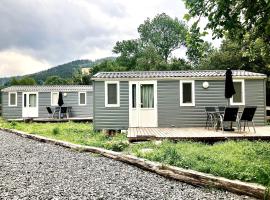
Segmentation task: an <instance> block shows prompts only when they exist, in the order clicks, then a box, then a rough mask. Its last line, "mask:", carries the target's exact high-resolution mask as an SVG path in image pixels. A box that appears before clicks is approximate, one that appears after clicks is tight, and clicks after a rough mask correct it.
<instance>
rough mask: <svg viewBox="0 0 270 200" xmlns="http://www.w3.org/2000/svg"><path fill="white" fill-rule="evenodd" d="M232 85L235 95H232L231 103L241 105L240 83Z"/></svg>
mask: <svg viewBox="0 0 270 200" xmlns="http://www.w3.org/2000/svg"><path fill="white" fill-rule="evenodd" d="M233 85H234V89H235V94H234V95H233V102H234V103H241V102H242V82H234V83H233Z"/></svg>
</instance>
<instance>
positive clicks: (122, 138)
mask: <svg viewBox="0 0 270 200" xmlns="http://www.w3.org/2000/svg"><path fill="white" fill-rule="evenodd" d="M0 127H3V128H10V129H17V130H21V131H25V132H28V133H30V134H36V135H41V136H45V137H48V138H53V139H57V140H63V141H67V142H72V143H75V144H82V145H87V146H95V147H102V148H106V149H109V150H113V151H122V150H124V149H125V148H126V147H127V146H128V140H127V137H126V135H125V134H120V133H118V134H116V135H115V136H114V137H112V136H107V135H106V134H104V133H101V132H95V131H93V126H92V123H75V122H63V123H36V122H32V123H25V122H14V121H13V122H7V121H5V120H3V119H0Z"/></svg>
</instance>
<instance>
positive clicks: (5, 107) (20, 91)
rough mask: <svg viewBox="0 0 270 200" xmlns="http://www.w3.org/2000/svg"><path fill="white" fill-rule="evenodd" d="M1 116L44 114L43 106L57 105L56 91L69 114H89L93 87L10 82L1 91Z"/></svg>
mask: <svg viewBox="0 0 270 200" xmlns="http://www.w3.org/2000/svg"><path fill="white" fill-rule="evenodd" d="M1 92H2V116H3V117H4V118H5V119H8V120H12V119H23V118H48V111H47V108H46V107H51V108H52V109H53V108H54V107H57V106H58V104H57V103H58V96H59V92H62V94H63V100H64V105H63V106H69V107H72V108H71V113H70V117H71V118H85V119H87V118H88V119H91V118H92V117H93V88H92V86H90V85H55V86H11V87H7V88H5V89H3V90H2V91H1Z"/></svg>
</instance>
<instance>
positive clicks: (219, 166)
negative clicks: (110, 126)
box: [0, 118, 270, 187]
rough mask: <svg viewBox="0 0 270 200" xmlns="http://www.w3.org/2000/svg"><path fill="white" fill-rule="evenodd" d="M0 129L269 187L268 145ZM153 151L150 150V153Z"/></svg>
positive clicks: (86, 128)
mask: <svg viewBox="0 0 270 200" xmlns="http://www.w3.org/2000/svg"><path fill="white" fill-rule="evenodd" d="M0 127H3V128H11V129H17V130H22V131H25V132H28V133H31V134H37V135H41V136H45V137H48V138H54V139H58V140H63V141H68V142H71V143H75V144H82V145H87V146H95V147H102V148H106V149H109V150H114V151H123V152H125V153H129V154H133V155H136V156H138V157H142V158H146V159H149V160H152V161H157V162H161V163H163V164H169V165H174V166H178V167H182V168H186V169H193V170H197V171H201V172H205V173H210V174H213V175H217V176H223V177H226V178H229V179H238V180H242V181H247V182H255V183H259V184H262V185H265V186H267V187H269V185H270V143H269V142H262V141H254V142H252V141H226V142H219V143H215V144H213V145H210V144H205V143H200V142H177V143H174V142H170V141H163V142H161V143H160V144H157V143H155V142H141V143H135V144H129V143H128V141H127V137H126V135H125V134H116V135H115V136H107V135H105V134H104V133H101V132H95V131H93V127H92V123H75V122H64V123H35V122H34V123H24V122H6V121H5V120H3V119H1V118H0ZM151 149H152V150H151Z"/></svg>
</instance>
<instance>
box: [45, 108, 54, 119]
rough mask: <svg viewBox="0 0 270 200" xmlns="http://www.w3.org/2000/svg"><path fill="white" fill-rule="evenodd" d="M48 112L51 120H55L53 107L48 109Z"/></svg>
mask: <svg viewBox="0 0 270 200" xmlns="http://www.w3.org/2000/svg"><path fill="white" fill-rule="evenodd" d="M46 109H47V111H48V115H49V118H53V114H54V113H53V111H52V109H51V107H46Z"/></svg>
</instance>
